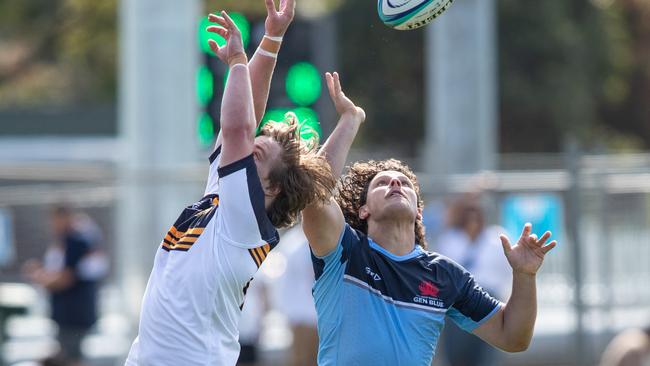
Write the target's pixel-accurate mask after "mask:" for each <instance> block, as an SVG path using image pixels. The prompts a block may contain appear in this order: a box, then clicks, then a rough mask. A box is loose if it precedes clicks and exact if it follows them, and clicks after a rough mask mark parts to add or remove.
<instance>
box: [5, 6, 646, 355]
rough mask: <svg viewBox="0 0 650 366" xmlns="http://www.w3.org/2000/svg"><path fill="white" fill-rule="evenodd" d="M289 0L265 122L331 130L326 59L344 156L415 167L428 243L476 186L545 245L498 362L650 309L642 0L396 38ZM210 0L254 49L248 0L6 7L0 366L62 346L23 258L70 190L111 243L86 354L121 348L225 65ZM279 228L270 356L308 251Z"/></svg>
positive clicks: (434, 28) (580, 345)
mask: <svg viewBox="0 0 650 366" xmlns="http://www.w3.org/2000/svg"><path fill="white" fill-rule="evenodd" d="M296 1H297V3H298V15H297V18H296V20H295V21H294V24H293V25H292V26H291V28H290V30H289V32H288V33H287V35H286V38H285V43H284V47H283V49H282V51H281V54H280V58H279V63H278V67H277V71H276V74H275V77H274V81H273V84H272V87H271V96H270V100H269V109H268V113H267V116H266V117H265V118H271V119H272V118H277V116H278V115H281V114H282V113H284V112H285V111H287V110H294V111H296V113H297V114H298V116H299V117H300V118H301V119H304V120H311V121H320V123H321V128H322V132H323V136H324V137H325V136H327V134H328V133H329V132H330V131H331V130H332V128H333V127H334V123H335V118H336V116H335V115H334V111H333V108H332V107H331V105H330V101H329V99H328V96H327V92H326V90H325V85H324V83H323V82H322V74H323V73H324V72H325V71H330V70H338V71H339V72H340V73H341V76H342V83H343V87H344V88H345V90H346V93H347V94H348V95H349V96H350V97H351V99H353V100H354V101H356V102H357V103H358V104H359V105H361V106H363V107H364V109H365V110H366V112H367V114H368V119H367V122H366V123H365V124H364V125H363V126H362V129H361V131H360V133H359V136H358V138H357V142H356V143H355V146H354V149H353V151H352V153H351V161H352V160H357V159H365V158H374V159H382V158H388V157H396V158H399V159H402V160H404V161H406V162H408V163H409V164H410V165H411V166H413V167H414V168H415V169H416V170H417V172H418V176H419V178H420V181H421V185H422V190H423V193H424V195H425V197H424V198H425V201H426V202H429V203H430V205H429V209H428V210H427V213H426V214H425V220H426V221H427V222H428V225H427V227H428V232H429V235H430V242H431V243H433V247H435V241H436V240H437V235H438V234H440V233H441V232H442V230H443V227H444V210H445V207H446V205H447V204H448V203H449V202H452V200H453V198H454V197H458V196H459V195H462V194H465V193H468V192H476V191H481V192H482V204H483V208H484V209H485V210H486V213H485V218H486V221H487V222H486V224H489V225H500V226H503V227H504V228H505V230H507V231H508V232H510V233H512V235H515V233H518V231H519V228H520V227H521V225H522V224H523V223H524V222H526V221H530V222H532V223H533V225H534V227H535V228H536V230H539V231H542V230H546V229H549V230H551V231H553V233H554V234H555V236H556V237H557V238H558V239H559V241H560V244H559V245H558V248H557V249H556V250H554V251H553V253H552V255H551V256H550V257H549V259H548V260H547V261H546V263H545V265H544V267H543V269H542V272H541V273H540V275H539V288H538V291H539V295H538V296H539V302H540V305H539V315H538V322H537V328H536V333H535V337H534V340H533V344H532V346H531V348H530V349H529V350H528V351H527V352H525V353H522V354H517V355H504V357H503V358H502V360H503V363H504V364H507V365H596V364H598V362H599V360H600V357H601V354H602V353H603V351H604V350H605V345H606V344H607V343H608V342H609V340H611V339H612V338H613V337H614V335H615V334H617V333H619V332H621V331H623V330H625V329H627V328H633V327H639V328H643V327H647V326H648V325H649V324H650V286H649V285H648V284H649V283H650V2H648V1H646V0H590V1H582V0H565V1H521V0H519V1H515V0H491V1H487V0H458V1H456V2H455V4H454V5H453V6H452V8H451V9H450V10H449V12H447V13H445V15H444V16H443V17H441V18H440V19H439V20H437V21H436V22H434V24H431V25H429V26H427V27H425V28H423V29H421V30H416V31H409V32H398V31H394V30H391V29H389V28H387V27H385V26H384V25H383V24H381V23H380V22H379V20H378V18H377V16H376V9H375V6H376V4H374V3H373V2H367V1H351V0H348V1H344V0H296ZM220 9H226V10H230V11H234V12H236V15H235V19H236V21H237V22H238V24H239V26H240V28H241V29H242V30H243V31H244V34H245V35H246V39H248V41H247V42H248V43H247V49H248V50H249V51H250V52H253V51H254V49H255V48H256V45H257V44H258V42H259V40H260V38H261V36H262V32H263V21H264V16H265V9H264V4H263V1H262V0H221V1H216V0H209V1H201V0H184V1H182V2H179V1H172V0H163V1H160V0H158V1H155V2H154V1H152V0H121V1H118V0H104V1H99V2H97V1H84V0H61V1H41V0H3V1H0V341H1V342H2V344H1V347H0V365H16V364H19V363H21V362H23V363H24V362H29V361H34V360H38V359H42V358H44V357H47V356H48V355H50V354H53V353H54V352H56V349H57V344H56V341H55V339H56V333H57V329H56V326H55V325H54V323H53V322H52V321H51V320H49V315H48V314H49V309H48V303H47V296H46V292H45V291H44V290H43V289H41V288H38V287H34V286H32V285H31V284H29V281H28V280H27V279H26V278H25V277H24V276H23V274H22V273H21V266H22V265H23V263H24V262H25V261H26V260H27V259H29V258H34V257H41V256H42V254H43V253H44V252H45V250H46V248H47V246H48V244H50V239H51V232H50V228H49V225H48V219H47V217H48V212H49V210H50V208H51V207H53V206H56V205H62V204H64V205H67V206H70V207H73V208H75V209H77V210H79V211H82V212H84V213H86V214H87V215H88V216H89V217H90V218H92V220H93V221H95V222H96V223H97V225H98V228H99V230H100V231H101V232H102V236H103V247H104V250H105V251H106V253H107V254H108V256H109V257H110V273H109V276H108V277H107V278H106V279H105V280H104V281H103V282H102V285H101V288H100V291H99V320H98V321H97V323H96V325H95V327H94V328H93V330H92V332H91V334H90V335H89V336H87V337H85V338H84V340H83V342H82V351H83V353H84V355H85V356H86V358H87V359H88V363H89V364H91V365H119V364H121V363H122V362H123V359H124V356H125V353H126V352H127V351H128V348H129V346H130V343H131V341H132V339H133V337H134V335H135V331H136V329H137V319H138V312H139V304H140V300H141V298H142V292H143V290H144V286H145V284H146V279H147V277H148V275H149V272H150V268H151V264H152V261H153V254H154V252H155V250H156V248H157V246H158V243H159V242H160V240H161V238H162V234H163V233H164V232H165V231H166V230H167V228H168V226H169V225H170V224H171V222H172V221H173V219H174V218H175V217H176V215H177V213H178V210H180V209H181V208H182V207H183V206H184V205H185V204H187V203H188V202H193V201H194V200H195V199H196V198H197V197H199V196H200V195H201V193H202V188H203V185H204V179H205V177H206V174H207V164H206V160H207V156H208V155H209V152H210V151H209V149H210V146H211V144H212V142H213V139H214V137H215V135H216V132H217V131H218V128H219V115H218V111H219V103H220V99H221V95H222V91H223V84H224V78H225V77H227V75H226V73H225V68H223V66H222V65H220V64H219V62H218V60H217V59H216V58H214V57H212V56H210V55H209V54H208V53H206V51H207V50H206V49H205V48H204V47H203V46H205V44H206V38H205V37H206V36H207V35H206V34H205V33H204V32H202V31H201V30H202V29H203V28H204V25H205V15H206V14H207V13H208V12H209V11H216V10H220ZM287 235H288V236H287V239H288V240H287V241H286V242H285V243H283V244H281V248H278V251H277V254H276V255H275V256H274V257H273V260H270V259H271V257H270V258H269V260H268V261H267V262H265V264H264V268H263V271H264V273H265V278H266V279H267V280H265V281H264V282H265V283H269V284H270V285H269V286H268V290H270V291H271V294H270V297H269V298H270V301H269V304H270V307H269V308H268V309H267V310H268V311H267V312H266V313H264V314H262V315H261V316H262V317H263V319H264V320H263V321H262V322H261V324H262V327H261V329H260V333H259V340H260V344H259V349H260V352H261V353H260V354H261V361H260V364H262V365H285V364H287V363H288V362H289V361H288V360H289V358H290V355H291V351H290V349H291V343H292V335H291V325H292V324H291V317H290V316H287V314H283V313H282V312H281V311H280V310H281V309H278V308H279V307H281V305H280V304H281V302H280V301H278V300H277V299H275V298H274V296H276V297H277V296H278V295H277V294H278V293H282V292H283V290H282V286H284V285H281V284H282V283H283V282H280V279H283V275H284V274H285V272H287V271H288V270H287V262H286V261H287V260H289V259H290V258H291V257H292V256H295V255H300V253H301V252H299V251H297V250H296V249H295V247H296V245H295V242H297V241H300V240H301V237H300V235H298V234H291V232H289V234H287ZM283 246H284V249H283V248H282V247H283ZM275 280H277V281H275ZM275 282H277V283H278V285H277V286H274V285H273V284H274V283H275ZM437 359H438V361H437V362H439V363H440V364H442V358H441V357H438V358H437Z"/></svg>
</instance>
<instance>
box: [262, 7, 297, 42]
mask: <svg viewBox="0 0 650 366" xmlns="http://www.w3.org/2000/svg"><path fill="white" fill-rule="evenodd" d="M265 4H266V11H267V16H266V21H265V22H264V30H265V32H266V34H267V35H268V36H271V37H282V36H284V33H285V32H286V31H287V28H289V24H291V21H292V20H293V16H294V14H295V10H296V2H295V0H280V10H279V11H278V10H276V9H275V1H274V0H265Z"/></svg>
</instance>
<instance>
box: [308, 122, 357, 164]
mask: <svg viewBox="0 0 650 366" xmlns="http://www.w3.org/2000/svg"><path fill="white" fill-rule="evenodd" d="M360 125H361V122H360V121H359V119H358V118H357V117H356V116H355V115H353V114H350V113H346V114H344V115H342V116H341V118H340V119H339V122H338V124H337V125H336V128H335V129H334V131H332V134H331V135H330V136H329V138H328V139H327V141H325V144H323V146H322V147H321V149H320V151H319V152H318V154H319V155H321V156H325V158H326V159H327V162H328V163H329V164H330V167H331V168H332V174H334V176H335V177H338V176H340V175H341V173H342V172H343V168H344V167H345V162H346V160H347V158H348V153H349V152H350V147H351V146H352V142H354V138H355V137H356V135H357V132H358V131H359V126H360Z"/></svg>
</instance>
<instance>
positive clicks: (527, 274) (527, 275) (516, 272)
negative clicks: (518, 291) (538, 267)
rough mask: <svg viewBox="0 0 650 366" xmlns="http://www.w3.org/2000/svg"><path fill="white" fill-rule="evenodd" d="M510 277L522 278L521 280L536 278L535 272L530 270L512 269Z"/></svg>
mask: <svg viewBox="0 0 650 366" xmlns="http://www.w3.org/2000/svg"><path fill="white" fill-rule="evenodd" d="M512 277H513V278H517V279H522V280H535V279H536V278H537V273H530V272H525V271H519V270H516V269H513V270H512Z"/></svg>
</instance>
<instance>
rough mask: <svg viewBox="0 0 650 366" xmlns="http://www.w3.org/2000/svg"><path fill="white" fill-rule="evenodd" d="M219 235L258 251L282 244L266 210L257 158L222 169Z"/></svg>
mask: <svg viewBox="0 0 650 366" xmlns="http://www.w3.org/2000/svg"><path fill="white" fill-rule="evenodd" d="M217 173H218V175H219V209H218V211H217V217H218V219H217V220H218V230H219V235H220V236H221V237H222V238H223V239H224V240H225V241H226V242H227V243H230V244H231V245H235V246H238V247H242V248H256V247H260V246H264V245H266V244H269V245H270V246H271V248H273V247H275V245H277V244H278V242H279V239H280V238H279V235H278V232H277V230H276V229H275V227H274V226H273V224H272V223H271V220H270V219H269V217H268V215H267V213H266V209H265V207H264V191H263V190H262V184H261V183H260V179H259V177H258V175H257V169H256V167H255V160H254V159H253V155H252V154H251V155H249V156H247V157H245V158H243V159H241V160H239V161H236V162H234V163H232V164H229V165H227V166H224V167H219V169H218V172H217Z"/></svg>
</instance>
